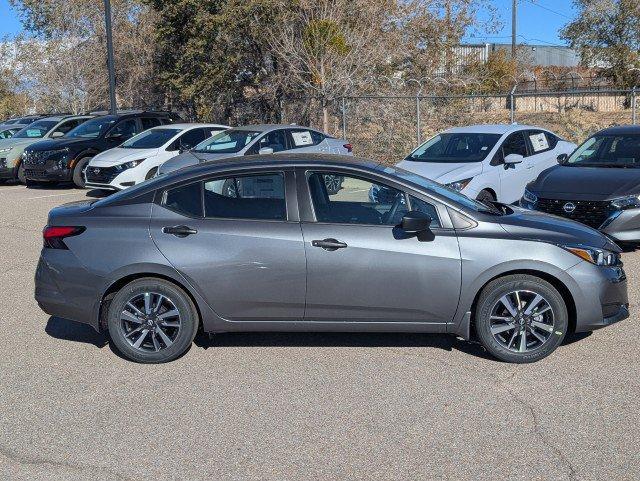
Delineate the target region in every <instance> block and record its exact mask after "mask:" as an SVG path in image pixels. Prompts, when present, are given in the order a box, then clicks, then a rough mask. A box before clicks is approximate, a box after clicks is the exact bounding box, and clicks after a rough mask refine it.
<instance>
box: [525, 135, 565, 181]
mask: <svg viewBox="0 0 640 481" xmlns="http://www.w3.org/2000/svg"><path fill="white" fill-rule="evenodd" d="M525 137H526V138H527V143H528V144H529V151H530V152H531V155H530V156H529V162H530V164H531V167H532V168H531V179H530V181H533V180H535V179H536V178H537V177H538V175H539V174H540V172H542V171H543V170H545V169H548V168H549V167H551V166H553V165H555V164H556V157H557V155H556V154H555V152H554V150H553V149H554V147H555V146H556V144H557V141H556V140H555V138H554V137H553V135H551V134H549V133H548V132H545V131H544V130H527V131H526V132H525Z"/></svg>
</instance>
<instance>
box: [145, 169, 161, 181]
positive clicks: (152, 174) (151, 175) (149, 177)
mask: <svg viewBox="0 0 640 481" xmlns="http://www.w3.org/2000/svg"><path fill="white" fill-rule="evenodd" d="M157 172H158V168H157V167H154V168H153V169H151V170H150V171H149V172H147V175H146V176H145V177H144V180H149V179H151V178H153V177H155V176H156V173H157Z"/></svg>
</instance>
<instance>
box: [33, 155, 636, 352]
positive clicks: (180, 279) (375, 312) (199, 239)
mask: <svg viewBox="0 0 640 481" xmlns="http://www.w3.org/2000/svg"><path fill="white" fill-rule="evenodd" d="M326 176H340V177H342V178H343V179H344V180H343V184H342V188H341V189H340V190H339V191H338V192H336V193H334V194H330V193H329V192H328V190H327V187H326V181H325V177H326ZM229 185H234V186H236V187H235V188H234V189H229V188H228V186H229ZM372 186H379V187H381V188H383V189H384V191H385V192H386V195H384V196H379V197H378V198H377V199H376V200H372V199H371V198H370V197H369V192H370V191H371V188H372ZM43 237H44V247H43V249H42V254H41V257H40V261H39V264H38V268H37V272H36V278H35V298H36V300H37V301H38V303H39V305H40V306H41V308H42V309H43V310H44V311H45V312H47V313H48V314H50V315H52V316H59V317H64V318H68V319H72V320H76V321H79V322H84V323H87V324H90V325H91V326H93V327H94V328H95V329H96V330H100V331H102V330H104V331H108V332H109V334H110V336H111V338H112V340H113V343H114V345H115V346H116V347H117V348H118V349H119V350H120V351H121V352H122V353H123V354H124V355H125V356H126V357H128V358H129V359H132V360H135V361H139V362H148V363H158V362H164V361H169V360H172V359H175V358H177V357H178V356H180V355H182V354H183V353H184V352H186V351H187V350H188V349H189V346H190V345H191V343H192V340H193V338H194V336H195V334H196V332H197V331H198V330H199V329H202V330H203V331H204V332H209V333H216V332H227V331H354V332H355V331H358V332H360V331H376V332H431V333H449V334H452V335H456V336H460V337H462V338H464V339H467V340H474V339H475V340H478V341H479V342H480V343H481V344H482V345H483V346H484V347H485V348H486V350H487V351H488V352H489V353H491V354H492V355H493V356H495V357H497V358H499V359H501V360H504V361H509V362H517V363H524V362H532V361H537V360H539V359H542V358H544V357H546V356H547V355H549V354H550V353H551V352H553V351H554V350H555V349H556V348H557V347H558V346H559V345H560V344H561V343H562V341H563V339H564V338H565V336H566V335H567V333H570V332H575V331H590V330H594V329H597V328H600V327H604V326H608V325H610V324H612V323H615V322H617V321H620V320H622V319H625V318H626V317H628V315H629V312H628V298H627V282H626V277H625V273H624V270H623V269H622V264H621V262H620V255H619V253H620V249H619V248H618V247H617V246H616V245H615V244H614V243H612V242H611V241H610V240H609V239H608V238H607V237H605V236H604V235H602V234H601V233H599V232H598V231H596V230H593V229H591V228H589V227H587V226H584V225H581V224H578V223H575V222H573V221H570V220H565V219H561V218H558V217H554V216H549V215H546V214H542V213H537V212H531V211H527V210H523V209H520V208H517V207H512V206H506V205H503V204H495V205H493V204H492V206H487V205H485V204H481V203H479V202H477V201H475V200H471V199H469V198H467V197H465V196H464V195H462V194H460V193H458V192H455V191H453V190H450V189H448V188H446V187H444V186H442V185H440V184H437V183H435V182H432V181H430V180H428V179H425V178H423V177H420V176H417V175H415V174H413V173H410V172H407V171H404V170H402V169H399V168H393V167H386V166H383V165H379V164H376V163H374V162H370V161H363V160H356V159H353V158H351V157H344V156H330V155H313V154H307V155H301V154H289V155H282V156H278V158H275V156H267V155H264V156H251V157H243V158H242V159H237V158H236V159H233V158H232V159H229V160H221V161H219V162H209V163H205V164H202V165H199V166H196V167H193V168H189V169H182V170H179V171H176V172H173V173H171V174H168V175H164V176H161V177H156V178H154V179H151V180H149V181H147V182H144V183H142V184H139V185H136V186H135V187H132V188H130V189H127V190H125V191H122V192H119V193H117V194H114V195H112V196H110V197H107V198H104V199H101V200H98V201H95V200H94V201H87V202H77V203H72V204H68V205H63V206H61V207H58V208H56V209H53V210H52V211H51V212H50V214H49V220H48V225H47V226H46V228H45V229H44V231H43Z"/></svg>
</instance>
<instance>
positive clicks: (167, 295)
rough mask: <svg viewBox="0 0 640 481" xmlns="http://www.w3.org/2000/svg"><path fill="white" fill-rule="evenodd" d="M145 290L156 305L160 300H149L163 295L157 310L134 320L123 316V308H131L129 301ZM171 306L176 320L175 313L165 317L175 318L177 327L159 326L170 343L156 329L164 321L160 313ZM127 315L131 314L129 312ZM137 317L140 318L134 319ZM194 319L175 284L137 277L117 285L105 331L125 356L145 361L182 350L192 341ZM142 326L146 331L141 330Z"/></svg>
mask: <svg viewBox="0 0 640 481" xmlns="http://www.w3.org/2000/svg"><path fill="white" fill-rule="evenodd" d="M145 293H150V294H151V296H150V297H151V301H150V302H151V303H152V304H154V305H159V304H162V302H163V301H161V302H153V299H154V295H155V299H156V301H157V300H158V295H161V296H163V297H164V299H165V301H164V304H162V306H161V307H160V310H159V311H158V314H151V315H149V316H147V317H146V318H142V317H140V318H139V319H138V320H136V321H135V322H130V321H127V320H126V319H125V320H123V319H122V316H123V314H124V311H125V308H126V310H127V311H128V312H135V311H134V310H133V309H131V308H130V307H129V305H130V304H134V305H135V303H139V302H140V299H141V298H142V299H144V297H145ZM138 305H140V304H138ZM174 310H175V311H177V312H178V313H179V317H177V321H176V316H173V317H170V318H168V319H173V321H171V322H173V323H174V324H175V323H176V322H178V323H179V327H168V326H165V327H164V328H163V330H162V333H163V334H164V336H165V338H170V340H171V343H170V344H169V343H167V342H164V341H163V337H161V334H160V332H159V331H158V329H159V328H160V323H162V322H164V321H161V320H160V317H161V316H162V315H163V314H166V313H168V312H173V311H174ZM143 314H145V313H143ZM158 316H160V317H158ZM127 317H129V318H131V317H130V316H127ZM136 317H138V316H136ZM140 319H142V320H140ZM139 320H140V322H138V321H139ZM198 322H199V319H198V312H197V310H196V308H195V306H194V305H193V302H192V301H191V298H190V297H189V296H188V295H187V294H186V293H185V292H184V291H183V290H182V289H181V288H179V287H178V286H176V285H175V284H172V283H171V282H168V281H165V280H163V279H158V278H153V277H145V278H142V279H137V280H135V281H133V282H130V283H129V284H127V285H126V286H124V287H123V288H122V289H120V291H118V293H117V294H116V295H115V297H114V298H113V300H112V301H111V303H110V304H109V312H108V317H107V325H108V328H109V335H110V336H111V339H112V341H113V343H114V344H115V346H116V348H117V349H118V351H120V352H121V353H122V354H123V355H124V356H125V357H126V358H127V359H130V360H132V361H135V362H140V363H147V364H157V363H162V362H168V361H173V360H174V359H176V358H178V357H180V356H181V355H182V354H184V353H185V352H186V351H187V350H188V349H189V347H190V346H191V343H192V342H193V338H194V337H195V335H196V332H197V330H198ZM134 326H137V327H134ZM134 329H138V331H139V332H140V334H138V333H136V332H134ZM140 329H142V330H140ZM145 329H146V330H147V333H144V330H145ZM156 333H157V334H156ZM127 334H128V336H127ZM143 334H144V335H145V337H144V338H143V340H142V341H141V343H140V344H139V347H135V344H136V343H137V341H138V340H139V336H142V335H143ZM128 339H130V340H128ZM156 343H157V344H156ZM157 347H160V349H159V350H154V349H156V348H157Z"/></svg>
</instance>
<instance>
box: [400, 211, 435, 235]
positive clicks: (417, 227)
mask: <svg viewBox="0 0 640 481" xmlns="http://www.w3.org/2000/svg"><path fill="white" fill-rule="evenodd" d="M431 221H432V219H431V216H430V215H429V214H425V213H424V212H420V211H418V210H412V211H409V212H407V213H406V214H405V215H404V217H402V221H401V222H400V227H401V228H402V230H403V231H404V232H406V233H407V234H419V233H421V232H426V231H428V230H430V226H431Z"/></svg>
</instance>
